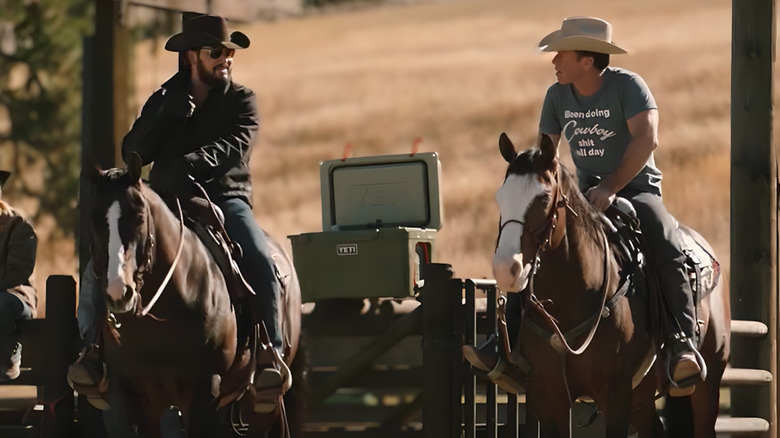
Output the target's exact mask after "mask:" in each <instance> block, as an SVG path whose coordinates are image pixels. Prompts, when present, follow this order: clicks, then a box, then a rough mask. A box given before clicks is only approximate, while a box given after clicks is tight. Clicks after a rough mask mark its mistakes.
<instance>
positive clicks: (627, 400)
mask: <svg viewBox="0 0 780 438" xmlns="http://www.w3.org/2000/svg"><path fill="white" fill-rule="evenodd" d="M607 393H608V394H609V401H608V402H607V412H606V415H605V420H606V426H607V433H606V438H625V437H626V436H627V435H628V427H629V424H630V423H629V417H630V413H631V376H630V375H629V376H628V378H627V379H621V380H620V381H618V380H613V381H612V382H611V384H610V386H609V389H608V390H607Z"/></svg>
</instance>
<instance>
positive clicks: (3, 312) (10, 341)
mask: <svg viewBox="0 0 780 438" xmlns="http://www.w3.org/2000/svg"><path fill="white" fill-rule="evenodd" d="M30 318H32V311H31V310H30V307H29V306H27V304H26V303H25V302H24V301H22V300H21V299H20V298H19V297H17V296H16V295H14V294H12V293H10V292H8V291H5V290H4V291H0V360H7V358H8V357H11V353H13V351H14V346H16V340H15V339H14V332H15V331H16V323H17V322H18V321H21V320H24V319H30Z"/></svg>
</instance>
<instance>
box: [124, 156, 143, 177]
mask: <svg viewBox="0 0 780 438" xmlns="http://www.w3.org/2000/svg"><path fill="white" fill-rule="evenodd" d="M143 167H144V162H143V160H141V156H140V155H138V153H136V152H131V153H130V155H129V156H128V157H127V172H128V173H129V174H130V177H131V178H132V179H133V180H134V181H140V180H141V169H142V168H143Z"/></svg>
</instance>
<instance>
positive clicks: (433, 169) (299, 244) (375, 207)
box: [288, 152, 442, 302]
mask: <svg viewBox="0 0 780 438" xmlns="http://www.w3.org/2000/svg"><path fill="white" fill-rule="evenodd" d="M440 173H441V164H440V163H439V159H438V155H437V154H436V153H434V152H426V153H417V154H413V155H408V154H404V155H383V156H373V157H357V158H349V159H346V160H329V161H323V162H322V163H320V183H321V194H322V228H323V230H324V231H322V232H315V233H303V234H299V235H294V236H288V237H289V238H290V240H291V242H292V249H293V259H294V262H295V268H296V270H297V272H298V279H299V281H300V284H301V293H302V295H303V301H304V302H312V301H317V300H320V299H327V298H373V297H393V298H403V297H410V296H414V294H415V286H416V285H417V284H418V282H419V280H420V264H421V263H430V262H431V261H432V258H431V257H432V252H433V242H434V238H435V237H436V232H437V231H438V230H439V229H441V224H442V220H441V217H442V209H441V201H440V198H439V178H440Z"/></svg>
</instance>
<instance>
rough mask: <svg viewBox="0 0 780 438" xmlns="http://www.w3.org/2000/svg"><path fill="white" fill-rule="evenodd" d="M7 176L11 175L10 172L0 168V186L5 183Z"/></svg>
mask: <svg viewBox="0 0 780 438" xmlns="http://www.w3.org/2000/svg"><path fill="white" fill-rule="evenodd" d="M9 176H11V172H8V171H7V170H0V187H3V184H5V182H6V181H7V180H8V177H9Z"/></svg>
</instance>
